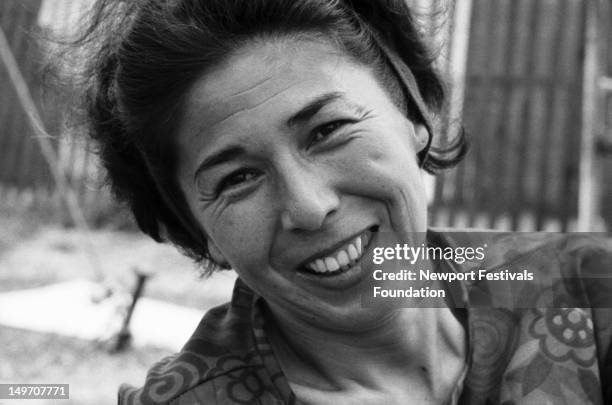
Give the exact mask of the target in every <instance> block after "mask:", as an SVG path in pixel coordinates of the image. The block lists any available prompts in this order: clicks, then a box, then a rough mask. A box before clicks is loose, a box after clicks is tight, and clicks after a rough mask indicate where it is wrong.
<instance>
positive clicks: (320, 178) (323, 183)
mask: <svg viewBox="0 0 612 405" xmlns="http://www.w3.org/2000/svg"><path fill="white" fill-rule="evenodd" d="M290 166H291V167H287V165H286V166H285V167H284V170H283V172H284V173H283V176H282V178H283V179H282V185H281V187H280V191H281V192H280V193H279V203H280V206H281V214H280V215H281V224H282V227H283V229H285V230H290V231H299V230H301V231H314V230H317V229H320V228H321V227H322V226H323V225H324V223H325V220H326V219H327V218H329V217H331V216H332V215H333V214H334V213H335V212H336V210H337V209H338V206H339V202H340V200H339V197H338V194H337V192H336V190H335V189H334V187H333V184H332V181H331V179H330V176H326V175H325V174H324V173H321V172H322V170H315V168H312V167H310V166H308V165H299V164H296V163H293V164H291V165H290Z"/></svg>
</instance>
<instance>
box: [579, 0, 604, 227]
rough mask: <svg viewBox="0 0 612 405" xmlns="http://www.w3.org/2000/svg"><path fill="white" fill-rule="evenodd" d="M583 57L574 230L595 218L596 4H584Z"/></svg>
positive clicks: (585, 225)
mask: <svg viewBox="0 0 612 405" xmlns="http://www.w3.org/2000/svg"><path fill="white" fill-rule="evenodd" d="M585 7H586V10H585V23H584V26H585V40H586V41H585V54H584V68H583V72H582V75H583V86H582V120H581V122H582V130H581V133H580V139H581V142H580V186H579V192H578V231H583V232H585V231H592V230H593V229H594V227H595V221H596V218H597V217H598V215H599V197H600V195H599V193H600V190H601V189H600V187H599V184H598V183H599V179H600V173H598V167H597V157H596V156H595V141H596V136H595V129H596V127H597V124H596V122H595V120H596V116H597V100H598V94H597V86H596V83H597V78H598V76H599V66H598V64H599V60H598V47H599V43H598V42H599V41H598V25H599V21H598V16H597V10H598V7H597V2H596V1H594V0H593V1H587V2H586V3H585Z"/></svg>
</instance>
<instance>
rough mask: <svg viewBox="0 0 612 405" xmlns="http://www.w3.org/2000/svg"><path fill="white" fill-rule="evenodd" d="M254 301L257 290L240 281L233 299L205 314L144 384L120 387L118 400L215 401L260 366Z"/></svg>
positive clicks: (160, 401)
mask: <svg viewBox="0 0 612 405" xmlns="http://www.w3.org/2000/svg"><path fill="white" fill-rule="evenodd" d="M253 301H254V295H253V293H252V292H251V291H250V290H249V289H248V288H247V287H246V286H244V285H243V284H242V283H241V282H240V281H238V282H237V283H236V286H235V288H234V293H233V297H232V302H231V303H228V304H225V305H222V306H220V307H217V308H214V309H212V310H210V311H209V312H208V313H206V315H205V316H204V317H203V318H202V321H201V322H200V324H199V325H198V327H197V328H196V331H195V332H194V333H193V335H192V337H191V338H190V339H189V341H188V342H187V343H186V344H185V346H184V347H183V349H182V350H181V351H180V352H179V353H177V354H175V355H172V356H169V357H167V358H165V359H163V360H161V361H159V362H158V363H157V364H155V365H154V366H153V367H151V369H150V370H149V371H148V373H147V377H146V380H145V384H144V385H143V387H141V388H136V387H132V386H128V385H122V386H121V387H120V389H119V404H168V403H183V402H184V400H185V401H187V402H189V403H194V401H195V403H201V402H200V401H205V403H217V397H218V396H219V395H220V393H219V392H217V391H218V388H219V387H220V386H227V385H228V384H229V383H231V382H232V381H234V380H240V379H242V378H245V376H246V375H249V374H251V371H253V372H255V371H257V370H259V369H261V365H260V362H259V361H258V354H257V350H256V346H255V342H254V338H253V333H252V325H251V324H252V307H253ZM221 394H223V395H225V393H221ZM228 403H234V402H228Z"/></svg>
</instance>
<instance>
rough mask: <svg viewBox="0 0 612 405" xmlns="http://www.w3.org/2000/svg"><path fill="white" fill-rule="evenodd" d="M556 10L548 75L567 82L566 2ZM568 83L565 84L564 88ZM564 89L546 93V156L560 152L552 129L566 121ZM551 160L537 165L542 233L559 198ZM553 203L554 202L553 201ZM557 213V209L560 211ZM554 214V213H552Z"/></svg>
mask: <svg viewBox="0 0 612 405" xmlns="http://www.w3.org/2000/svg"><path fill="white" fill-rule="evenodd" d="M553 5H554V6H555V7H552V8H554V11H556V14H557V16H556V18H555V24H554V34H553V36H552V44H551V45H552V46H551V49H552V52H551V64H550V65H549V74H550V77H551V79H553V80H554V79H555V78H556V79H561V80H563V81H566V80H567V78H566V77H565V75H564V74H563V73H564V72H563V70H562V64H561V63H560V57H561V48H562V46H563V45H564V44H565V36H564V33H565V32H566V25H565V20H566V17H567V2H566V1H562V2H558V3H557V2H555V3H553ZM564 84H565V83H562V86H563V87H564ZM559 87H561V86H554V85H549V86H547V87H546V91H545V94H544V100H543V102H544V104H545V105H547V108H546V112H545V117H544V121H545V123H544V130H543V131H542V134H541V135H540V141H539V142H538V144H537V145H538V147H539V150H540V151H542V152H543V153H545V151H547V150H552V149H558V148H559V145H557V144H556V143H554V142H553V140H554V138H555V133H554V132H553V130H555V129H557V128H555V125H554V124H555V122H558V121H563V120H564V117H565V114H563V111H561V114H559V111H558V110H559V109H558V108H557V107H558V105H559V93H561V92H562V91H564V88H563V87H561V88H559ZM549 157H554V155H552V154H549ZM550 161H551V159H550V158H549V159H546V158H544V156H542V158H541V159H539V165H538V166H537V169H538V170H537V177H538V179H537V190H538V193H537V194H536V199H537V202H536V207H535V216H536V225H535V226H536V230H541V229H543V227H544V224H545V219H546V217H547V215H550V214H551V209H552V208H553V207H554V205H553V204H552V203H551V202H552V201H555V200H556V199H551V198H550V197H549V194H548V190H549V188H550V187H549V185H550V170H549V169H550V166H551V165H550ZM551 200H552V201H551ZM557 211H558V210H557ZM553 213H555V212H554V211H553Z"/></svg>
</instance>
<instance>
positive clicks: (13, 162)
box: [2, 0, 27, 188]
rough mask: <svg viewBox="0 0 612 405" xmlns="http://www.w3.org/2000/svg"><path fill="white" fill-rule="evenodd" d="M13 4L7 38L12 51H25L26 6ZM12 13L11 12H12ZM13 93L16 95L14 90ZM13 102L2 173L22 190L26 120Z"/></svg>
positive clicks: (10, 110)
mask: <svg viewBox="0 0 612 405" xmlns="http://www.w3.org/2000/svg"><path fill="white" fill-rule="evenodd" d="M10 2H12V3H13V10H12V13H13V16H14V18H15V26H14V28H13V31H12V32H11V33H9V35H10V36H9V37H8V38H7V39H8V41H9V45H10V47H11V49H14V50H18V51H21V52H22V51H23V47H24V43H25V41H26V32H25V29H24V26H23V21H24V20H25V18H26V16H27V9H26V7H25V5H24V4H22V3H19V2H15V1H12V0H11V1H10ZM10 12H11V11H10ZM11 93H13V94H14V92H13V89H11ZM10 100H11V101H9V100H7V101H8V104H9V106H8V108H9V109H8V113H7V115H6V116H5V120H4V122H3V127H4V128H5V130H6V131H7V133H6V135H7V139H8V148H7V149H8V150H10V153H9V154H7V155H8V156H6V158H5V160H3V165H2V172H3V173H5V175H6V177H5V181H7V182H8V183H9V184H10V185H12V186H15V187H18V188H20V187H19V186H20V184H19V178H18V176H17V171H16V166H17V164H18V163H19V154H20V152H21V150H22V147H23V142H24V140H23V138H24V137H23V134H22V133H20V128H19V127H20V125H19V121H20V120H23V119H24V114H23V111H22V110H21V108H20V106H19V105H18V104H16V103H15V102H14V100H15V97H14V96H12V99H10Z"/></svg>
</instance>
